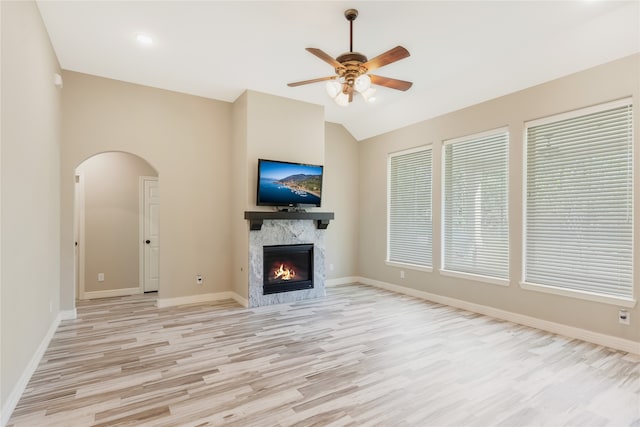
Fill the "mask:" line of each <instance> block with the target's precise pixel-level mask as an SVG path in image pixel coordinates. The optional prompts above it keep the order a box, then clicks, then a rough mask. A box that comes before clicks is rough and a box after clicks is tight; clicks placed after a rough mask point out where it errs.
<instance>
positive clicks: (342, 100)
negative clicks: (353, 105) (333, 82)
mask: <svg viewBox="0 0 640 427" xmlns="http://www.w3.org/2000/svg"><path fill="white" fill-rule="evenodd" d="M334 101H336V104H338V105H339V106H341V107H346V106H348V105H349V95H347V94H346V93H344V92H340V93H339V94H338V96H336V97H335V98H334Z"/></svg>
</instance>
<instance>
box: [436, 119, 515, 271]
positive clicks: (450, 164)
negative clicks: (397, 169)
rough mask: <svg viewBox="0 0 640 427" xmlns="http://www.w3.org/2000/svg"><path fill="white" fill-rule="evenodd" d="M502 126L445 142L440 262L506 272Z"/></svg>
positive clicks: (451, 267) (459, 267)
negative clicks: (442, 240) (442, 234)
mask: <svg viewBox="0 0 640 427" xmlns="http://www.w3.org/2000/svg"><path fill="white" fill-rule="evenodd" d="M508 140H509V135H508V133H507V132H506V131H505V130H500V131H498V132H491V133H488V134H483V135H476V136H471V137H468V138H464V139H459V140H453V141H448V142H445V147H444V215H443V221H444V227H443V230H444V236H443V237H444V244H443V246H444V253H443V268H444V269H445V270H449V271H456V272H462V273H469V274H477V275H482V276H488V277H495V278H500V279H508V278H509V219H508V209H507V203H508V188H507V172H508V168H507V165H508V157H507V156H508Z"/></svg>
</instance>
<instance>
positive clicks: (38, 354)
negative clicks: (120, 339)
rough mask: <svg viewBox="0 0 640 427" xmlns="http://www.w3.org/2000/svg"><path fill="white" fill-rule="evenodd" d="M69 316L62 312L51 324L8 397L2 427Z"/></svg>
mask: <svg viewBox="0 0 640 427" xmlns="http://www.w3.org/2000/svg"><path fill="white" fill-rule="evenodd" d="M74 311H75V310H74ZM68 315H69V314H68V313H65V314H63V312H60V313H58V315H57V316H56V318H55V319H53V322H51V325H50V326H49V330H48V331H47V333H46V334H45V336H44V337H43V338H42V341H40V345H39V346H38V348H37V349H36V351H35V352H34V353H33V356H31V359H30V360H29V363H28V364H27V366H26V367H25V368H24V370H23V371H22V375H20V378H19V379H18V382H17V383H16V385H15V386H14V387H13V389H12V390H11V392H10V393H9V395H8V397H7V400H6V401H5V404H4V405H3V406H2V412H0V426H1V427H4V426H5V425H6V424H7V422H9V419H10V418H11V414H13V410H14V409H16V405H17V404H18V401H20V397H22V393H24V390H25V389H26V388H27V384H29V380H30V379H31V376H32V375H33V373H34V372H35V371H36V369H37V368H38V365H39V364H40V360H42V356H44V353H45V352H46V351H47V347H49V343H50V342H51V338H53V335H54V334H55V333H56V330H57V329H58V325H60V321H61V320H63V318H64V319H66V318H67V317H66V316H68Z"/></svg>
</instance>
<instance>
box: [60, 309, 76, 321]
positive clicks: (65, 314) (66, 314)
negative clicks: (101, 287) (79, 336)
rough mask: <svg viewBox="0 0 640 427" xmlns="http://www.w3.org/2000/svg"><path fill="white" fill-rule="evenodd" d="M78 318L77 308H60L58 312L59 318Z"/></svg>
mask: <svg viewBox="0 0 640 427" xmlns="http://www.w3.org/2000/svg"><path fill="white" fill-rule="evenodd" d="M77 318H78V310H77V309H75V308H74V309H73V310H62V311H61V312H60V320H76V319H77Z"/></svg>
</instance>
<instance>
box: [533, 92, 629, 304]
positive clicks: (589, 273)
mask: <svg viewBox="0 0 640 427" xmlns="http://www.w3.org/2000/svg"><path fill="white" fill-rule="evenodd" d="M526 134H527V173H526V188H527V196H526V218H525V219H526V224H525V230H526V235H525V238H526V243H525V275H524V280H525V282H528V283H534V284H541V285H548V286H553V287H560V288H564V289H570V290H574V291H582V292H589V293H596V294H604V295H608V296H616V297H623V298H631V297H632V296H633V282H632V256H633V254H632V239H633V236H632V232H633V203H632V202H633V185H632V183H633V181H632V180H633V177H632V168H633V164H632V161H633V156H632V150H633V138H632V108H631V102H630V100H629V101H628V102H625V103H624V105H621V106H617V107H615V108H611V106H609V107H608V108H607V107H602V108H601V109H600V111H594V112H590V113H589V114H581V115H577V116H575V117H569V118H565V119H562V120H557V119H556V120H554V119H553V118H551V119H549V120H546V121H542V123H539V124H535V125H531V126H529V125H527V129H526Z"/></svg>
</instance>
